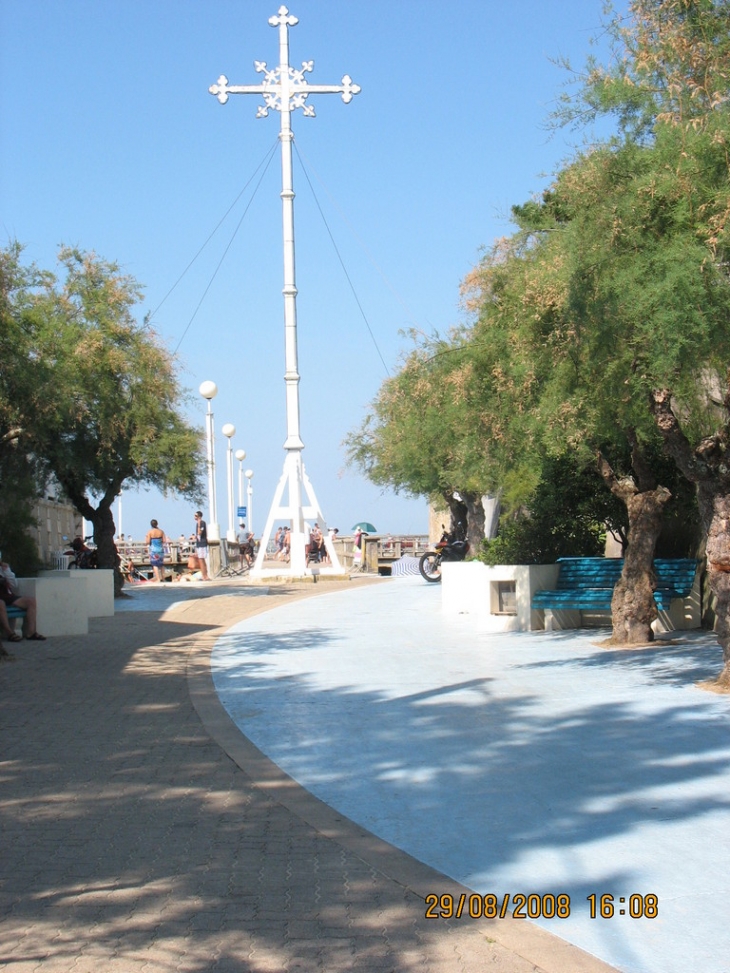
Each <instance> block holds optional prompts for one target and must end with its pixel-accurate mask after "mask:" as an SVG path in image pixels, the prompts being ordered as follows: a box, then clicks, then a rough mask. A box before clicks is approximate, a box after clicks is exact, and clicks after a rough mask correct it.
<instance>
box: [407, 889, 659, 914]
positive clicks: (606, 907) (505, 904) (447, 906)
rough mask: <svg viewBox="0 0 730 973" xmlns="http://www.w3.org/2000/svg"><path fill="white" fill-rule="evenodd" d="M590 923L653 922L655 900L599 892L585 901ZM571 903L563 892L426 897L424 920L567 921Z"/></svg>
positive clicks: (431, 894)
mask: <svg viewBox="0 0 730 973" xmlns="http://www.w3.org/2000/svg"><path fill="white" fill-rule="evenodd" d="M586 901H587V902H588V905H589V916H590V918H591V919H613V918H614V916H626V915H628V916H629V917H630V918H632V919H656V917H657V916H658V915H659V898H658V896H656V895H654V893H653V892H648V893H646V894H645V895H640V894H639V893H636V892H635V893H633V894H632V895H628V896H623V895H622V896H618V898H617V897H616V896H614V895H612V894H611V893H608V892H603V893H601V894H596V893H595V892H594V893H592V894H591V895H589V896H588V897H587V899H586ZM570 909H571V902H570V896H569V895H568V893H567V892H560V893H557V894H552V893H550V892H548V893H543V894H538V893H536V892H532V893H529V894H524V893H522V892H517V893H514V894H512V893H510V892H505V893H504V894H503V895H494V894H492V893H489V894H487V895H478V894H477V893H476V892H474V893H472V894H471V895H468V894H467V893H466V892H462V893H461V894H460V895H458V896H455V895H451V894H450V893H448V892H446V893H443V894H442V895H438V894H437V893H436V892H429V893H428V895H426V918H427V919H461V918H469V919H506V918H508V917H511V918H512V919H568V918H569V917H570Z"/></svg>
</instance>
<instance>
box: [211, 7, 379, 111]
mask: <svg viewBox="0 0 730 973" xmlns="http://www.w3.org/2000/svg"><path fill="white" fill-rule="evenodd" d="M269 23H270V24H271V26H272V27H278V28H279V51H280V63H279V66H278V67H277V68H273V69H271V70H269V69H268V68H267V66H266V62H265V61H254V67H255V68H256V71H257V72H258V73H259V74H263V76H264V80H263V82H262V83H261V84H236V85H232V84H229V82H228V78H227V77H226V76H225V74H222V75H221V76H220V78H218V81H217V82H216V83H215V84H212V85H211V86H210V88H208V91H209V92H210V93H211V94H212V95H215V96H216V98H217V99H218V101H219V102H220V103H221V105H225V103H226V102H227V101H228V96H229V95H251V94H260V95H263V98H264V104H263V105H260V106H259V108H258V109H257V111H256V117H257V118H264V117H265V116H266V115H268V114H269V111H270V110H272V111H280V112H292V111H295V110H296V109H297V108H301V109H302V112H303V114H304V115H306V116H307V117H309V118H311V117H312V116H313V115H314V114H315V111H314V107H313V106H312V105H310V104H308V103H307V98H308V97H309V96H310V95H312V94H317V95H325V94H341V95H342V100H343V101H344V102H345V104H346V105H347V104H349V103H350V102H351V101H352V99H353V97H354V96H355V95H356V94H358V92H359V91H360V85H359V84H355V83H354V82H353V80H352V78H351V77H350V75H349V74H346V75H345V76H344V77H343V79H342V81H341V83H340V84H337V85H327V84H316V85H313V84H309V82H308V81H307V79H306V78H305V77H304V75H305V74H307V73H308V72H310V71H312V70H313V68H314V61H304V62H302V67H301V70H297V69H296V68H292V67H290V66H289V28H290V27H294V26H295V25H296V24H298V23H299V20H298V18H297V17H294V16H292V15H291V14H290V13H289V10H288V9H287V8H286V7H284V6H281V7H279V13H278V14H277V15H276V16H275V17H269Z"/></svg>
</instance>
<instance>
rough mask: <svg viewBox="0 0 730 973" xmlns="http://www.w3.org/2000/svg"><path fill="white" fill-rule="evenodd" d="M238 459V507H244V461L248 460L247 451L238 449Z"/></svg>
mask: <svg viewBox="0 0 730 973" xmlns="http://www.w3.org/2000/svg"><path fill="white" fill-rule="evenodd" d="M236 459H237V460H238V506H239V507H243V506H244V503H243V461H244V460H245V459H246V450H245V449H237V450H236Z"/></svg>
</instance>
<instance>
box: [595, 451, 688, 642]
mask: <svg viewBox="0 0 730 973" xmlns="http://www.w3.org/2000/svg"><path fill="white" fill-rule="evenodd" d="M632 438H633V437H630V440H631V439H632ZM632 463H633V466H634V469H635V470H638V471H640V473H639V484H640V485H639V486H637V484H636V483H635V482H634V480H633V478H631V477H623V478H621V479H619V478H617V477H616V475H615V473H614V472H613V470H612V469H611V466H610V464H609V463H608V461H607V460H606V458H605V457H604V456H602V455H599V458H598V468H599V471H600V473H601V476H602V477H603V479H604V481H605V482H606V484H607V485H608V487H609V488H610V490H611V492H612V493H613V494H614V496H617V497H618V498H619V499H620V500H622V501H623V502H624V503H625V504H626V511H627V513H628V518H629V533H628V546H627V548H626V552H625V555H624V566H623V570H622V572H621V577H620V578H619V580H618V582H617V583H616V587H615V588H614V590H613V598H612V599H611V624H612V626H613V632H612V634H611V638H610V639H609V640H608V644H610V645H644V644H646V643H647V642H651V641H653V639H654V632H653V631H652V627H651V623H652V622H653V621H654V619H655V618H657V617H658V612H657V608H656V603H655V601H654V582H655V578H654V568H653V563H654V550H655V548H656V542H657V539H658V537H659V534H660V532H661V528H662V512H663V509H664V505H665V504H666V503H667V501H668V500H669V499H670V498H671V496H672V495H671V493H670V492H669V490H667V489H666V487H663V486H657V485H656V483H655V482H652V480H651V476H650V473H649V471H648V469H646V468H645V467H644V464H643V463H642V460H641V457H640V452H639V448H638V444H637V443H636V442H635V441H632ZM640 486H644V487H645V489H640Z"/></svg>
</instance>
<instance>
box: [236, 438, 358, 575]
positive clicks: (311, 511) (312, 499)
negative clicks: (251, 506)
mask: <svg viewBox="0 0 730 973" xmlns="http://www.w3.org/2000/svg"><path fill="white" fill-rule="evenodd" d="M305 498H306V500H305ZM277 521H284V523H286V524H288V525H289V526H290V529H291V544H290V550H289V561H288V563H287V562H282V563H281V564H277V565H276V567H266V568H265V567H264V562H265V560H266V551H267V548H268V546H269V541H270V540H271V536H272V533H273V530H274V524H275V523H276V522H277ZM315 523H318V524H319V526H320V529H321V531H322V535H323V537H324V546H325V550H326V551H327V556H328V557H329V562H330V563H329V564H326V565H322V564H311V565H310V564H308V563H307V552H306V545H307V543H308V541H309V537H308V530H309V527H311V526H312V525H313V524H315ZM307 524H308V525H309V527H308V526H307ZM274 556H276V555H274ZM343 574H345V572H344V571H343V568H342V566H341V565H340V561H339V558H338V557H337V552H336V551H335V548H334V544H333V543H332V541H331V540H330V537H329V534H328V532H327V524H326V523H325V519H324V515H323V514H322V510H321V509H320V506H319V503H318V502H317V498H316V496H315V494H314V488H313V487H312V484H311V482H310V480H309V477H308V476H307V474H306V472H305V470H304V463H303V462H302V451H301V449H290V450H288V451H287V454H286V458H285V460H284V470H283V472H282V474H281V479H280V480H279V483H278V486H277V488H276V492H275V493H274V499H273V500H272V502H271V510H269V516H268V517H267V519H266V527H265V528H264V532H263V534H262V535H261V542H260V544H259V552H258V554H257V556H256V563H255V564H254V566H253V568H252V569H251V577H252V578H274V577H281V578H286V579H288V580H294V579H296V578H301V579H309V578H314V577H316V576H318V575H324V576H327V577H328V576H339V575H343Z"/></svg>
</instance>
